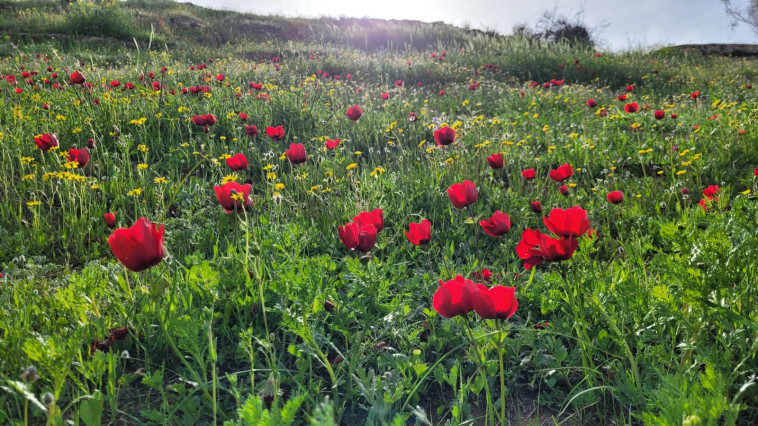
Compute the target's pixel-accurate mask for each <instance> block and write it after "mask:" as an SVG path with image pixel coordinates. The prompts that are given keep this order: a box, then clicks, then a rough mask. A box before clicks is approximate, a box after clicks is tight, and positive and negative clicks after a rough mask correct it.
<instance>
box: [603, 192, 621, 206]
mask: <svg viewBox="0 0 758 426" xmlns="http://www.w3.org/2000/svg"><path fill="white" fill-rule="evenodd" d="M606 198H608V201H609V202H610V203H611V204H621V203H623V202H624V193H623V192H621V191H613V192H609V193H608V195H607V196H606Z"/></svg>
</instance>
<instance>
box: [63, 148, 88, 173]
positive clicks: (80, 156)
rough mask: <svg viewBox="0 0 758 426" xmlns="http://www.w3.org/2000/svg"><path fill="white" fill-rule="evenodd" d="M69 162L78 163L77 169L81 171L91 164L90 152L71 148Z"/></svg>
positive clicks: (84, 149)
mask: <svg viewBox="0 0 758 426" xmlns="http://www.w3.org/2000/svg"><path fill="white" fill-rule="evenodd" d="M68 162H69V163H73V162H76V163H77V166H76V168H77V169H81V168H83V167H84V166H86V165H87V163H89V151H87V149H86V148H80V149H76V148H71V149H69V150H68Z"/></svg>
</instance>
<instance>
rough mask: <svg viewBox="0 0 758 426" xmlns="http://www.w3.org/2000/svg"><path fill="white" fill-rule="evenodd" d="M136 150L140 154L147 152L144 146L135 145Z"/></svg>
mask: <svg viewBox="0 0 758 426" xmlns="http://www.w3.org/2000/svg"><path fill="white" fill-rule="evenodd" d="M137 149H138V150H140V151H142V152H147V147H146V146H145V145H137Z"/></svg>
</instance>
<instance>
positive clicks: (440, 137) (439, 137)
mask: <svg viewBox="0 0 758 426" xmlns="http://www.w3.org/2000/svg"><path fill="white" fill-rule="evenodd" d="M434 140H435V141H436V142H437V145H439V146H445V145H450V144H451V143H453V141H455V130H454V129H453V128H452V127H442V128H440V129H438V130H435V131H434Z"/></svg>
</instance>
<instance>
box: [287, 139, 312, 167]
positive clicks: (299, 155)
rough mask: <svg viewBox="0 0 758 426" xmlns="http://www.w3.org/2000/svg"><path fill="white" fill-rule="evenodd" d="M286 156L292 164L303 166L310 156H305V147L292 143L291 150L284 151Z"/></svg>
mask: <svg viewBox="0 0 758 426" xmlns="http://www.w3.org/2000/svg"><path fill="white" fill-rule="evenodd" d="M284 155H286V156H287V159H288V160H290V163H292V164H303V163H305V160H306V159H307V158H308V156H307V155H306V154H305V146H303V144H301V143H291V144H290V149H288V150H286V151H284Z"/></svg>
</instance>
